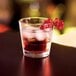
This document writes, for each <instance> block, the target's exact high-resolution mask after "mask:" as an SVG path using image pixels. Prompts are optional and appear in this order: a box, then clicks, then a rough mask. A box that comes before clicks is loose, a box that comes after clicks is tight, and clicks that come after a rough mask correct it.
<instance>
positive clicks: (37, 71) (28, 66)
mask: <svg viewBox="0 0 76 76" xmlns="http://www.w3.org/2000/svg"><path fill="white" fill-rule="evenodd" d="M18 76H52V65H51V60H50V58H49V57H46V58H41V59H35V58H28V57H24V56H23V58H22V61H21V65H20V68H19V72H18Z"/></svg>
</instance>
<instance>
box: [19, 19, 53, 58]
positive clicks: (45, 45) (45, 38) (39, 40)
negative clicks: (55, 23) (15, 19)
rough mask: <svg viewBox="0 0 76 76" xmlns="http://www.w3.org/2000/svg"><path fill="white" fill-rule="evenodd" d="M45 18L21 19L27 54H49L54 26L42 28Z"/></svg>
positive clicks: (23, 40)
mask: <svg viewBox="0 0 76 76" xmlns="http://www.w3.org/2000/svg"><path fill="white" fill-rule="evenodd" d="M45 19H46V18H26V19H22V20H21V26H20V30H21V40H22V46H23V54H24V55H25V56H28V57H33V58H40V57H46V56H48V55H49V53H50V47H51V33H52V28H46V29H41V28H40V26H41V24H42V22H43V21H44V20H45Z"/></svg>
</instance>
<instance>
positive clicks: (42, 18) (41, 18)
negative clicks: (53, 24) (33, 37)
mask: <svg viewBox="0 0 76 76" xmlns="http://www.w3.org/2000/svg"><path fill="white" fill-rule="evenodd" d="M35 18H36V19H37V18H38V19H40V20H46V19H48V18H47V17H25V18H21V19H19V21H18V22H21V23H23V24H25V22H22V20H24V19H25V20H27V19H29V20H30V19H35ZM28 23H29V22H27V23H26V24H28ZM41 23H43V22H41ZM41 23H40V24H41ZM30 24H33V23H30ZM36 24H37V23H36ZM38 24H39V23H38Z"/></svg>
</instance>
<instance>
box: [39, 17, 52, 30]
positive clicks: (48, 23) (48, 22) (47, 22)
mask: <svg viewBox="0 0 76 76" xmlns="http://www.w3.org/2000/svg"><path fill="white" fill-rule="evenodd" d="M52 27H53V21H52V19H49V18H48V19H47V20H45V21H44V23H43V25H41V27H40V29H46V28H52Z"/></svg>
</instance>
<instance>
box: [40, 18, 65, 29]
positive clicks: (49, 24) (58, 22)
mask: <svg viewBox="0 0 76 76" xmlns="http://www.w3.org/2000/svg"><path fill="white" fill-rule="evenodd" d="M54 26H55V27H56V28H57V29H58V30H62V29H63V27H64V22H63V20H60V19H58V18H55V20H52V19H49V18H48V19H47V20H45V21H44V22H43V24H42V25H41V26H40V29H46V28H53V27H54Z"/></svg>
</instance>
